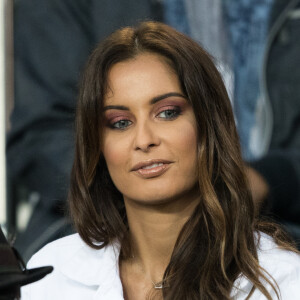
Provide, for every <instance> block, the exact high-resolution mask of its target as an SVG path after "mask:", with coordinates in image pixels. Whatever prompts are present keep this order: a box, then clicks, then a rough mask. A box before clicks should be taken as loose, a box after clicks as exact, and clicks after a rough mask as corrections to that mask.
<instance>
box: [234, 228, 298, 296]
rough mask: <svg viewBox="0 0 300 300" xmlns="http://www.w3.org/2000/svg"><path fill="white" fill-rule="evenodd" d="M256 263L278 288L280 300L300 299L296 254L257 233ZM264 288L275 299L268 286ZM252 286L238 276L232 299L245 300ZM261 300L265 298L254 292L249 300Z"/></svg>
mask: <svg viewBox="0 0 300 300" xmlns="http://www.w3.org/2000/svg"><path fill="white" fill-rule="evenodd" d="M255 236H256V239H257V254H258V262H259V265H260V267H261V268H262V271H263V272H264V274H265V275H266V277H267V278H268V279H269V280H270V281H271V282H272V284H274V286H275V287H278V288H279V292H280V296H281V298H280V299H282V300H290V299H295V300H296V299H300V296H299V295H300V256H299V254H297V253H296V252H292V251H289V250H286V249H282V248H280V247H279V246H278V245H277V244H276V243H275V242H274V240H273V238H272V237H270V236H268V235H267V234H264V233H262V232H259V233H257V234H256V235H255ZM264 286H265V287H266V289H267V290H268V292H269V293H270V294H271V296H272V299H277V297H276V293H275V291H274V290H273V289H272V287H271V286H270V284H268V283H267V282H265V283H264ZM252 287H253V284H252V283H251V282H250V281H249V280H248V279H247V278H246V277H244V276H240V277H239V278H238V279H237V280H236V282H235V283H234V288H233V292H232V295H235V298H234V299H245V297H246V296H247V295H248V294H249V293H250V291H251V289H252ZM252 298H253V299H257V300H263V299H265V296H263V295H262V293H261V292H260V291H259V290H257V289H256V290H255V291H254V293H253V295H252V297H251V299H252Z"/></svg>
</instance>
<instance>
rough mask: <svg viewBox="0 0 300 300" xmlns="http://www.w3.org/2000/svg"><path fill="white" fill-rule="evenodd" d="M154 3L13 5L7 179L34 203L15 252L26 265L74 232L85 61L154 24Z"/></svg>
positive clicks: (37, 0)
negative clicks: (101, 46)
mask: <svg viewBox="0 0 300 300" xmlns="http://www.w3.org/2000/svg"><path fill="white" fill-rule="evenodd" d="M159 7H160V6H159V2H158V1H156V0H142V1H136V0H129V1H128V0H126V1H125V0H123V1H111V0H107V1H106V0H101V1H98V0H16V1H15V17H14V20H15V24H14V40H15V106H14V111H13V113H12V116H11V123H12V129H11V132H10V133H9V136H8V143H7V156H8V166H9V177H10V180H11V181H12V182H13V185H14V187H15V188H18V186H19V185H20V184H21V185H22V186H25V187H26V189H27V190H28V191H29V192H33V191H34V192H37V195H38V197H39V201H38V202H37V204H36V205H35V207H34V211H33V214H32V216H31V218H30V221H29V224H28V226H27V228H26V230H25V232H24V233H19V234H17V240H16V248H18V250H19V251H20V252H21V253H22V255H23V257H24V259H25V260H28V258H29V257H30V256H31V255H32V254H33V253H34V252H36V251H37V250H38V249H39V248H41V247H42V246H43V245H44V244H46V243H48V242H49V241H52V240H54V239H56V238H58V237H60V236H63V235H66V234H68V233H70V232H71V231H72V228H71V225H70V223H69V222H68V221H67V219H66V218H65V213H64V206H65V202H66V198H67V190H68V184H69V174H70V171H71V162H72V160H73V150H74V149H73V118H74V109H75V102H76V98H77V83H78V79H79V74H80V71H81V69H82V67H83V63H84V62H85V61H86V59H87V57H88V56H89V54H90V52H91V50H92V49H93V48H94V47H95V45H96V43H98V42H99V41H101V40H102V39H103V38H104V37H105V36H107V35H108V34H109V33H111V32H112V31H114V30H115V29H117V28H120V27H121V26H126V25H132V24H134V23H136V22H138V21H141V20H144V19H155V20H160V9H159Z"/></svg>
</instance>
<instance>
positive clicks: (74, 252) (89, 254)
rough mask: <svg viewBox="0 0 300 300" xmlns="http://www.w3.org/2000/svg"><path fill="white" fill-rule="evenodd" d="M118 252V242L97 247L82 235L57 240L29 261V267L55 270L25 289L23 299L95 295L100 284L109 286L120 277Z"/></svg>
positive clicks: (69, 297)
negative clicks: (44, 267) (83, 238)
mask: <svg viewBox="0 0 300 300" xmlns="http://www.w3.org/2000/svg"><path fill="white" fill-rule="evenodd" d="M118 251H119V249H118V245H117V244H116V246H115V245H111V246H107V247H104V248H102V249H99V250H97V249H93V248H91V247H89V246H88V245H87V244H85V243H84V241H83V240H82V239H81V238H80V236H79V235H78V234H74V235H70V236H68V237H64V238H62V239H59V240H56V241H54V242H52V243H50V244H48V245H46V246H45V247H44V248H42V249H41V250H40V251H39V252H37V253H36V254H35V255H34V256H33V257H32V258H31V260H30V261H29V263H28V269H32V268H37V267H41V266H49V265H50V266H53V268H54V270H53V272H52V273H51V274H49V275H47V276H46V277H45V278H43V279H42V280H40V281H37V282H35V283H33V284H30V285H28V286H25V287H24V288H22V299H24V300H29V299H30V300H35V299H47V300H48V299H49V300H50V299H51V300H52V299H56V300H60V299H89V298H92V297H93V295H94V293H95V290H96V289H97V287H98V286H100V285H102V286H103V285H104V284H107V285H109V282H111V281H112V280H113V279H114V278H115V277H116V274H117V266H118V254H119V252H118Z"/></svg>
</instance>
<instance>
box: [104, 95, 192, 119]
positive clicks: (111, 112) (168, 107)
mask: <svg viewBox="0 0 300 300" xmlns="http://www.w3.org/2000/svg"><path fill="white" fill-rule="evenodd" d="M186 105H188V103H187V101H186V100H183V99H182V100H181V99H180V100H169V99H168V100H161V101H160V102H159V103H157V104H155V105H154V107H153V109H151V114H153V115H154V116H155V117H157V116H158V115H159V114H161V113H162V112H164V111H175V112H176V113H177V116H178V115H180V114H182V112H183V111H184V108H185V107H186ZM177 116H176V117H177ZM105 119H106V123H107V124H108V125H113V124H114V123H116V122H119V121H122V120H130V119H132V113H131V112H130V110H129V109H128V111H127V110H126V111H125V110H118V109H113V108H110V109H108V110H107V111H106V112H105ZM161 119H164V118H161ZM170 119H171V118H170Z"/></svg>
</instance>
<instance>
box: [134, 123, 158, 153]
mask: <svg viewBox="0 0 300 300" xmlns="http://www.w3.org/2000/svg"><path fill="white" fill-rule="evenodd" d="M150 123H151V122H143V123H141V124H137V125H136V132H135V140H134V149H135V150H141V151H143V152H148V151H149V150H150V149H151V148H153V147H156V146H158V145H159V144H160V138H159V132H158V131H157V128H155V125H154V124H150Z"/></svg>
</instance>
